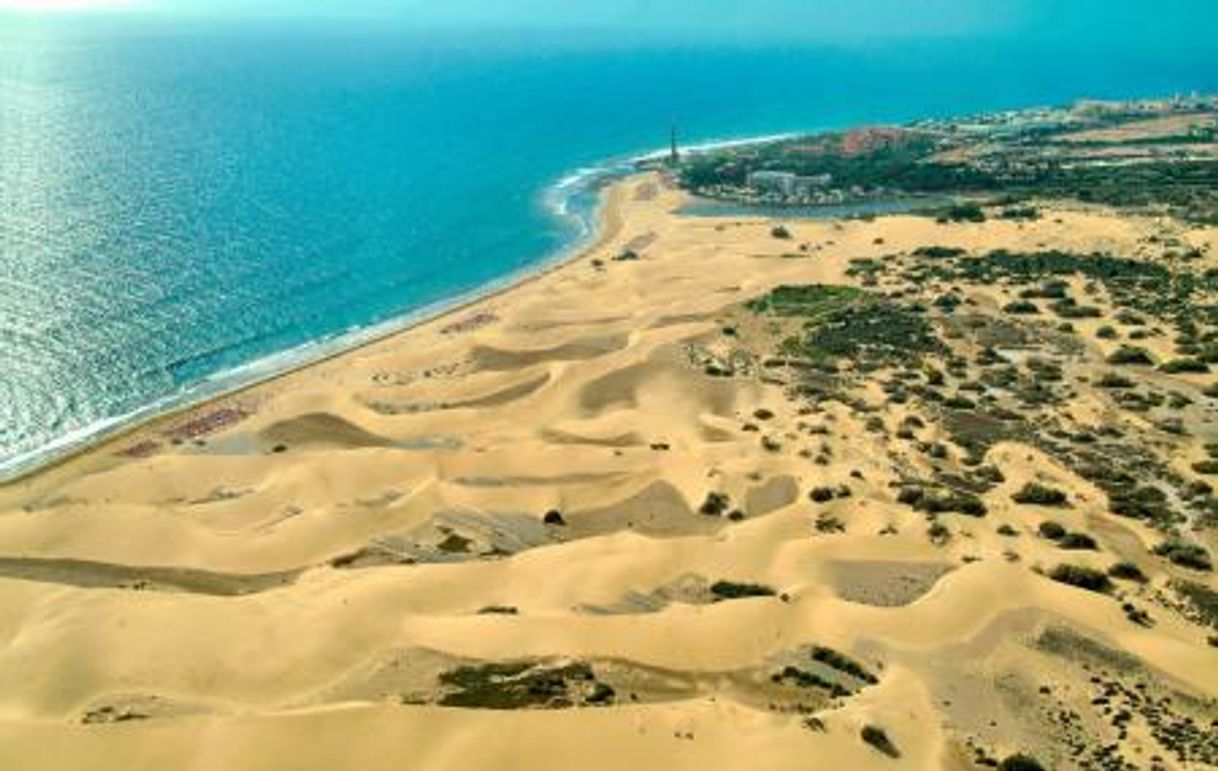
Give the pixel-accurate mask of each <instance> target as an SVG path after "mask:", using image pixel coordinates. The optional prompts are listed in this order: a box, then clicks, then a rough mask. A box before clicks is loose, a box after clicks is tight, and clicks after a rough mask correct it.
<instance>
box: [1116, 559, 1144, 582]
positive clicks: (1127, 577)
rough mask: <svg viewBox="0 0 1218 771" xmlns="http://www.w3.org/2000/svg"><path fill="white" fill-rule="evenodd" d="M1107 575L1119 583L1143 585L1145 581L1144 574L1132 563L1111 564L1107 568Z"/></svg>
mask: <svg viewBox="0 0 1218 771" xmlns="http://www.w3.org/2000/svg"><path fill="white" fill-rule="evenodd" d="M1108 575H1109V576H1111V577H1112V578H1116V579H1119V580H1121V581H1136V582H1138V583H1140V584H1144V583H1146V581H1147V578H1146V574H1145V573H1143V572H1142V569H1141V568H1140V567H1138V566H1137V565H1135V564H1133V563H1132V562H1116V563H1113V565H1112V566H1111V567H1109V568H1108Z"/></svg>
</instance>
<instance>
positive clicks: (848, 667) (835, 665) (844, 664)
mask: <svg viewBox="0 0 1218 771" xmlns="http://www.w3.org/2000/svg"><path fill="white" fill-rule="evenodd" d="M812 660H813V661H819V662H820V663H822V664H824V665H825V666H828V667H830V668H832V669H836V670H837V671H839V672H845V673H846V674H848V675H850V676H851V677H853V678H855V679H856V680H861V681H863V682H864V683H867V684H868V685H875V684H876V683H878V682H879V679H878V678H877V677H876V676H875V675H873V674H871V672H869V671H868V670H867V668H866V667H864V666H863V665H862V664H860V663H858V662H857V661H855V660H854V659H852V658H850V657H849V656H847V655H846V654H844V653H839V652H837V651H835V650H833V649H832V648H826V647H824V646H820V645H817V646H816V647H814V648H813V649H812Z"/></svg>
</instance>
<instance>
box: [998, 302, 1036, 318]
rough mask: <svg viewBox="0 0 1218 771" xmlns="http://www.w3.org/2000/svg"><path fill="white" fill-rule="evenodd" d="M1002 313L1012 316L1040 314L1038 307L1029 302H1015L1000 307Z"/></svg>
mask: <svg viewBox="0 0 1218 771" xmlns="http://www.w3.org/2000/svg"><path fill="white" fill-rule="evenodd" d="M1002 312H1003V313H1009V314H1011V315H1012V316H1034V315H1036V314H1038V313H1040V306H1038V305H1037V304H1036V303H1034V302H1032V301H1031V300H1015V301H1014V302H1009V303H1007V304H1006V305H1004V306H1002Z"/></svg>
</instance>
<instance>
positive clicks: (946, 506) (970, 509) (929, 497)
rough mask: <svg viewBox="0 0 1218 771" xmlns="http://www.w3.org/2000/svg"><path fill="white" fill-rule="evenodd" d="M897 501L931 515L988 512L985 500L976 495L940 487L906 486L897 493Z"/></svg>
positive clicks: (971, 515)
mask: <svg viewBox="0 0 1218 771" xmlns="http://www.w3.org/2000/svg"><path fill="white" fill-rule="evenodd" d="M897 501H898V502H899V503H904V504H906V505H908V506H911V507H912V508H913V509H914V510H915V511H920V512H923V513H925V514H932V515H933V514H950V513H957V514H965V515H967V516H970V517H984V516H985V515H986V513H987V512H988V509H987V508H986V506H985V502H984V501H982V500H981V498H979V497H977V496H976V495H974V494H972V493H966V492H960V491H956V490H946V489H942V488H931V489H925V488H921V487H906V488H904V489H902V490H901V492H900V493H899V494H898V496H897Z"/></svg>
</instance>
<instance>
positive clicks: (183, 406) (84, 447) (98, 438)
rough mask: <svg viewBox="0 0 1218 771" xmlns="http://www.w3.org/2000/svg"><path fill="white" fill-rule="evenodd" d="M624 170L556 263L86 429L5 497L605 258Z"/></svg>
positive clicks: (40, 454) (17, 468)
mask: <svg viewBox="0 0 1218 771" xmlns="http://www.w3.org/2000/svg"><path fill="white" fill-rule="evenodd" d="M641 159H642V156H634V157H633V159H632V161H631V162H634V161H639V160H641ZM617 168H618V165H617V164H610V163H607V164H605V165H604V166H602V167H597V170H602V169H603V170H604V172H603V173H605V174H606V175H607V176H605V178H604V179H602V180H599V181H594V182H593V185H592V187H591V188H590V189H589V192H591V193H592V194H593V195H595V197H596V201H595V204H594V206H593V210H592V215H591V216H590V217H588V218H587V222H589V223H590V225H591V227H590V230H589V231H588V232H587V233H586V234H585V235H584V237H582V238H580V239H578V240H577V241H576V242H574V243H573V244H571V245H570V246H569V247H567V248H564V249H559V250H558V251H557V252H555V253H554V254H553V255H552V256H550V257H547V258H543V259H541V260H539V261H538V262H537V263H536V264H535V265H531V266H528V267H526V268H523V269H521V270H518V271H514V272H512V273H509V274H507V275H506V276H503V277H502V278H500V279H497V280H495V281H492V282H490V283H487V284H483V285H481V286H479V287H476V288H474V289H471V290H469V291H467V292H463V293H461V294H459V295H456V296H454V297H452V298H449V299H447V300H440V301H437V302H435V303H431V304H429V305H426V306H423V307H421V308H417V309H415V310H413V311H410V312H408V313H406V314H403V315H401V316H398V317H395V318H392V319H388V320H386V321H383V322H380V323H377V324H374V325H372V326H369V327H365V328H362V329H357V330H350V331H348V332H344V333H339V334H337V335H335V336H334V337H332V338H330V339H328V340H324V341H313V342H309V343H304V344H303V345H300V346H297V347H295V348H292V349H288V350H286V351H280V352H278V353H273V354H270V355H268V356H265V357H263V358H261V359H259V360H257V361H253V362H249V363H248V364H244V365H241V366H239V367H236V368H234V369H231V370H228V371H227V372H225V373H222V375H221V376H220V377H219V378H215V379H209V380H204V381H201V382H200V383H199V384H197V385H196V386H195V388H198V389H201V390H199V391H188V392H186V393H182V394H176V395H173V396H170V397H166V398H165V399H163V400H161V401H160V402H154V403H153V404H150V405H148V406H146V407H143V408H141V409H139V410H136V411H134V412H131V413H128V414H127V415H123V416H118V417H115V418H111V419H108V421H102V423H103V424H107V425H104V427H102V428H100V429H96V430H89V429H88V427H86V428H85V429H80V430H78V431H76V432H72V433H69V434H67V435H65V437H64V438H63V440H60V441H59V442H58V443H57V442H52V443H50V444H48V445H44V447H43V448H41V449H39V450H35V451H33V452H31V453H26V454H25V455H20V456H17V458H18V460H17V461H16V462H15V463H12V464H9V465H8V466H7V467H5V468H0V489H4V488H12V487H15V486H16V485H19V484H21V483H22V482H26V481H29V480H30V479H31V478H33V477H35V476H37V475H39V474H43V473H46V472H49V471H51V470H53V469H56V468H59V467H61V466H63V465H64V464H65V463H68V462H69V461H72V460H74V459H77V458H80V457H83V456H85V455H87V454H88V453H90V452H94V451H97V450H99V449H100V448H102V447H103V446H105V445H107V444H109V443H112V442H116V441H119V440H122V439H124V438H126V437H130V436H132V435H133V434H135V433H137V432H139V431H141V430H143V429H146V428H148V427H150V426H152V425H154V424H156V423H158V422H160V421H165V420H169V419H171V418H174V417H177V416H181V415H185V414H187V413H189V412H191V411H193V410H197V409H199V408H200V407H204V406H206V405H208V404H212V403H217V402H220V401H221V400H224V399H230V398H232V397H235V396H238V395H241V394H244V393H247V392H249V391H251V390H253V389H256V388H260V387H263V386H266V385H268V384H270V383H273V382H275V381H277V380H281V379H283V378H286V377H288V376H290V375H293V374H295V373H298V372H301V371H302V370H306V369H309V368H311V367H315V366H318V365H321V364H324V363H326V362H329V361H333V360H335V359H338V358H340V357H342V356H346V355H348V354H351V353H354V352H357V351H360V350H363V349H366V348H368V347H370V346H373V345H376V344H378V343H382V342H385V341H387V340H390V339H392V338H394V337H397V336H398V335H402V334H405V333H408V332H410V331H412V330H415V329H418V328H420V327H422V326H425V325H427V324H430V323H433V322H439V321H443V320H444V319H446V318H449V317H450V316H454V315H456V314H459V313H462V312H464V311H466V310H468V309H470V308H472V307H474V306H476V305H478V304H480V303H483V302H486V301H489V300H493V299H495V298H496V297H500V296H502V295H504V294H506V293H508V292H511V291H513V290H516V289H519V288H520V287H522V286H527V285H528V284H530V283H533V282H535V281H537V280H539V279H541V278H544V277H545V276H548V275H550V274H552V273H554V272H555V271H558V270H561V269H563V268H565V267H567V266H569V265H572V264H574V263H576V262H578V261H579V260H581V259H583V258H585V257H587V256H588V255H589V254H592V253H593V252H596V251H598V250H599V249H601V248H602V247H603V246H604V245H605V244H606V243H608V242H609V241H611V240H612V239H613V238H614V237H616V235H617V231H618V230H620V228H621V212H620V208H621V202H620V201H618V200H615V196H616V195H617V194H618V193H619V192H620V191H621V190H622V189H624V187H625V186H626V185H627V184H628V183H629V182H630V180H632V179H636V178H638V177H639V176H643V175H646V174H647V173H648V172H647V171H645V170H642V169H636V170H634V171H629V172H627V171H625V168H624V167H622V168H621V169H620V170H619V171H617V172H615V171H614V169H617ZM569 178H571V175H569V176H568V177H564V178H563V180H560V181H559V182H558V183H556V184H555V185H552V186H551V187H550V188H547V189H546V191H543V195H544V193H546V192H549V191H550V190H552V189H555V188H557V187H559V186H561V185H562V184H563V182H564V181H566V180H567V179H569ZM572 197H574V196H572ZM558 216H572V215H570V214H569V213H568V212H566V211H562V212H559V213H558ZM576 216H577V215H576ZM312 346H318V347H320V348H323V349H325V350H321V351H319V352H318V353H317V355H315V356H308V357H302V358H299V359H295V360H294V361H293V360H291V355H292V353H293V352H296V351H300V350H302V349H307V348H309V347H312ZM281 357H284V358H288V359H289V361H287V362H285V363H284V364H283V366H274V365H273V364H272V365H270V366H269V367H268V368H267V370H266V371H265V372H264V373H262V374H255V375H254V376H253V377H251V378H249V379H245V378H240V377H238V376H239V375H240V373H243V372H245V371H248V370H257V369H259V368H260V364H264V363H265V362H267V361H268V360H274V359H278V358H281ZM230 379H231V381H233V382H231V383H230V384H228V385H225V383H224V381H225V380H230ZM209 383H214V384H215V386H214V388H212V389H207V388H206V387H205V386H206V385H207V384H209ZM166 402H167V403H166ZM95 425H96V424H95ZM81 432H87V433H85V434H84V435H81V436H79V438H73V437H75V436H76V435H78V434H81ZM25 458H28V459H29V460H24V461H23V460H22V459H25Z"/></svg>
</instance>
